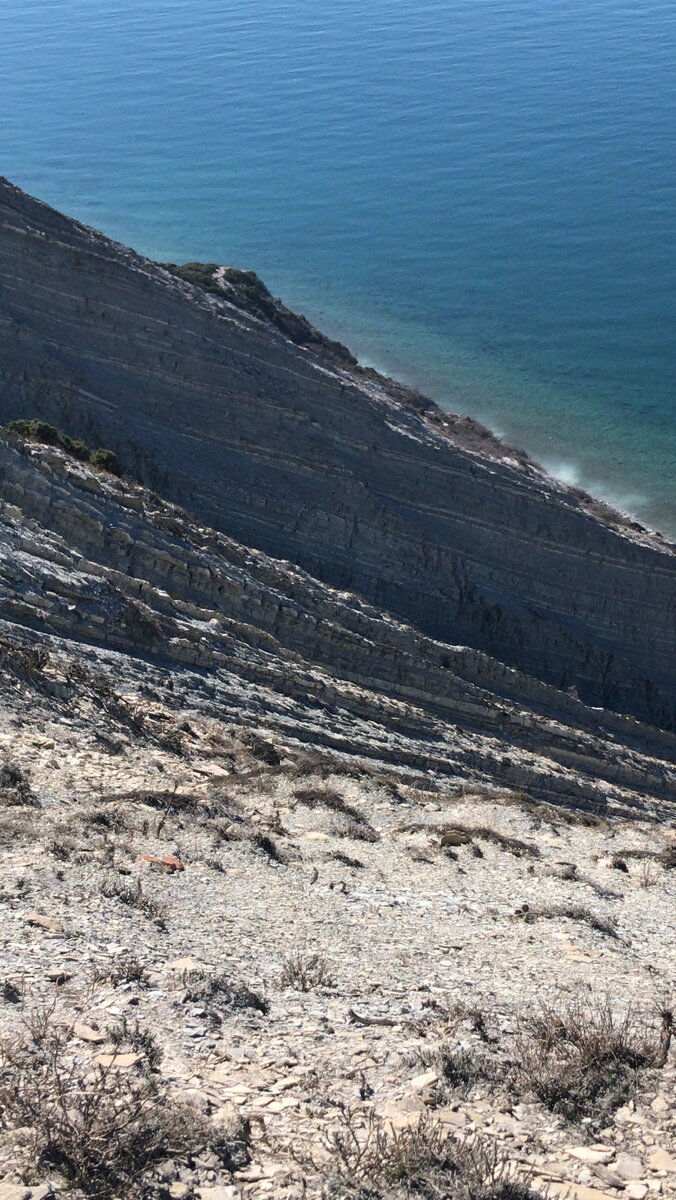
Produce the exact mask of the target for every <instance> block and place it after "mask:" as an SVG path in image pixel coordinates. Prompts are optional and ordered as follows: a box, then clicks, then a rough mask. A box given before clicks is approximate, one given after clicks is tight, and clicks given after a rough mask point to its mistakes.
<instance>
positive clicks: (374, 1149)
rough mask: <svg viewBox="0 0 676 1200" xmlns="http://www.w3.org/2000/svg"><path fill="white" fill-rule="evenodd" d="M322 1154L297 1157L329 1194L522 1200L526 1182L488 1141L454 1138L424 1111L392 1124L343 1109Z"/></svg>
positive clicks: (384, 1199)
mask: <svg viewBox="0 0 676 1200" xmlns="http://www.w3.org/2000/svg"><path fill="white" fill-rule="evenodd" d="M323 1149H324V1151H325V1154H326V1155H327V1158H328V1161H327V1159H324V1160H323V1161H318V1160H317V1159H316V1158H315V1157H306V1158H305V1159H303V1158H302V1157H300V1162H301V1165H302V1166H303V1167H304V1168H305V1169H306V1170H308V1169H309V1170H311V1171H312V1172H313V1173H317V1174H320V1175H322V1176H323V1177H324V1181H325V1183H324V1195H325V1196H326V1197H332V1198H334V1200H342V1198H344V1200H399V1198H401V1200H404V1198H405V1197H410V1196H417V1197H420V1200H443V1198H444V1197H452V1198H453V1200H528V1198H529V1197H530V1196H531V1195H532V1193H531V1192H530V1191H529V1189H528V1188H527V1186H526V1185H525V1184H523V1183H520V1182H518V1181H516V1180H515V1179H513V1178H510V1177H509V1176H508V1174H507V1169H506V1163H505V1160H504V1158H502V1156H501V1155H500V1152H499V1150H498V1149H497V1147H496V1146H495V1145H494V1144H493V1143H490V1144H489V1143H483V1142H481V1141H479V1140H477V1141H475V1142H474V1143H473V1144H471V1145H470V1144H469V1143H467V1142H459V1141H458V1140H457V1138H455V1137H454V1136H453V1135H452V1134H451V1133H449V1131H448V1130H447V1129H445V1128H444V1127H443V1126H442V1125H441V1124H439V1123H438V1122H435V1121H434V1120H433V1119H431V1118H429V1117H423V1118H421V1120H420V1122H419V1123H418V1124H417V1125H413V1126H411V1127H409V1128H407V1129H402V1130H393V1129H390V1128H388V1127H387V1126H386V1124H385V1123H384V1122H383V1121H382V1120H381V1119H380V1118H379V1117H378V1116H376V1115H375V1114H374V1113H373V1112H370V1113H369V1114H368V1115H367V1117H366V1121H365V1123H364V1124H358V1119H355V1116H354V1115H353V1114H351V1113H350V1112H349V1111H348V1110H347V1109H345V1108H344V1109H343V1110H342V1111H341V1113H340V1117H339V1123H338V1127H337V1128H336V1129H334V1130H332V1131H331V1132H329V1133H328V1134H327V1135H326V1136H325V1139H324V1146H323Z"/></svg>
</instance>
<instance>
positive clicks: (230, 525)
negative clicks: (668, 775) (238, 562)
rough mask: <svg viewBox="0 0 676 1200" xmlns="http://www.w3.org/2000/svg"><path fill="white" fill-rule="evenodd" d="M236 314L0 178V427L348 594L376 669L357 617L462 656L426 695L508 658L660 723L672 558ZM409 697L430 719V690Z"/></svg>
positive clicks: (667, 695) (473, 434)
mask: <svg viewBox="0 0 676 1200" xmlns="http://www.w3.org/2000/svg"><path fill="white" fill-rule="evenodd" d="M225 282H227V280H226V281H225ZM219 291H220V292H221V293H222V294H219ZM228 294H229V295H230V299H228V298H227V296H228ZM233 300H234V301H237V300H238V293H237V289H236V288H235V289H231V290H230V292H229V293H228V289H227V288H220V289H219V288H218V287H215V288H213V289H211V290H205V289H204V288H203V287H201V286H195V285H193V284H190V283H189V282H186V281H185V280H184V279H178V278H177V277H176V276H174V275H172V274H171V273H170V272H168V271H166V270H164V269H163V268H162V267H160V266H158V265H156V264H153V263H151V262H149V261H147V260H145V259H143V258H141V257H140V256H138V255H136V254H134V253H133V252H132V251H131V250H128V249H127V248H125V247H123V246H120V245H118V244H116V243H114V242H111V241H109V240H108V239H107V238H105V237H103V236H102V235H101V234H98V233H96V232H94V231H92V230H90V229H88V228H86V227H84V226H82V225H79V224H78V223H77V222H74V221H71V220H69V219H68V218H66V217H63V216H61V215H59V214H58V213H56V212H54V211H53V210H51V209H49V208H48V207H46V206H45V205H43V204H41V203H39V202H38V201H36V200H33V199H31V198H30V197H28V196H26V195H25V194H24V193H22V192H20V191H19V190H17V189H16V188H13V187H12V186H11V185H10V184H8V183H6V182H2V183H1V184H0V338H1V345H2V351H1V354H0V420H3V421H6V420H9V419H11V418H15V417H32V416H40V417H42V418H44V419H46V420H47V421H50V422H51V423H53V424H55V425H57V426H58V427H60V428H61V429H63V430H64V431H65V432H67V433H68V434H70V435H71V436H75V437H83V438H84V439H85V440H86V441H87V442H88V443H89V444H93V445H96V444H101V445H105V446H110V447H111V448H112V449H113V450H115V451H116V452H117V453H118V454H119V456H120V458H121V459H122V461H123V462H124V464H125V466H126V468H127V469H128V471H129V472H130V474H132V475H133V476H135V477H136V478H137V479H138V480H140V481H141V482H144V483H145V484H146V485H149V486H150V487H152V488H153V489H154V490H155V491H156V492H159V493H160V494H161V495H163V496H164V497H166V498H167V499H170V500H172V501H175V502H177V503H179V504H181V505H182V506H183V507H184V508H186V509H188V510H189V511H191V512H192V513H194V514H195V515H196V516H197V518H198V519H199V520H200V521H202V522H204V523H205V524H206V525H208V526H210V527H212V528H213V529H214V530H218V531H220V532H222V533H224V534H227V535H228V536H229V537H230V538H232V539H235V540H236V541H237V542H238V543H240V544H241V545H242V546H246V547H250V548H252V549H251V551H250V553H252V555H253V549H254V548H255V549H256V550H259V551H264V552H266V553H268V554H274V555H276V556H277V557H278V558H282V559H286V560H287V561H288V562H290V563H294V564H296V565H297V566H298V567H300V568H301V569H302V571H304V572H306V573H309V575H311V576H313V577H314V579H315V580H317V581H321V582H323V583H324V584H328V585H330V586H331V587H333V588H338V589H349V590H350V591H351V592H352V593H355V594H357V595H359V596H361V597H363V598H364V601H365V604H364V605H360V604H358V603H356V602H355V601H353V600H350V601H349V607H350V608H351V610H352V618H351V619H352V620H353V622H354V621H357V624H358V626H359V628H358V629H357V630H356V631H354V633H353V640H354V642H355V644H357V643H358V644H359V654H360V655H365V654H366V655H367V654H368V653H369V652H373V653H376V651H370V649H369V639H368V637H367V636H366V630H365V628H364V627H363V625H360V624H359V623H360V622H363V621H366V622H367V623H368V621H371V620H373V621H376V620H377V621H378V622H379V623H378V625H377V636H378V638H381V637H384V634H385V631H386V630H388V629H390V628H392V629H394V628H395V627H397V628H398V625H397V621H402V622H404V623H406V624H407V626H408V627H409V629H411V630H412V629H417V630H419V631H420V632H419V634H414V633H413V632H411V633H410V634H409V636H410V637H411V638H414V639H415V638H422V637H423V635H424V638H426V639H434V642H435V643H445V644H450V645H451V646H456V647H457V646H459V645H463V646H465V647H468V649H466V650H453V651H450V650H448V649H447V648H446V649H443V650H442V649H441V648H440V649H439V650H438V657H439V665H438V667H437V670H438V671H439V678H440V679H445V678H446V676H444V674H443V673H444V672H449V671H451V672H452V671H453V670H454V669H455V664H456V663H457V662H458V661H459V659H461V658H462V659H463V661H466V662H470V661H471V662H472V663H473V664H474V666H473V667H472V670H473V671H475V672H476V673H477V674H478V675H480V674H481V671H482V670H483V669H484V668H483V667H481V666H479V665H478V664H481V663H484V662H485V661H486V659H485V658H483V657H482V655H488V656H490V658H491V659H495V660H499V662H501V663H504V664H506V666H505V667H504V668H503V667H499V668H498V667H497V666H496V664H495V663H492V665H491V671H493V672H494V673H495V672H496V671H497V672H501V673H502V677H503V679H504V680H505V683H504V685H503V686H504V687H505V688H506V689H508V688H509V687H510V686H511V684H510V682H509V681H510V680H511V679H512V678H513V677H512V675H511V673H510V671H509V670H508V669H507V668H510V667H511V668H516V669H517V671H518V672H521V673H522V674H523V675H527V676H530V677H532V678H531V681H530V682H529V684H528V687H530V688H532V689H534V691H538V689H542V687H543V685H544V684H548V685H552V686H553V687H554V688H556V689H558V694H559V695H560V693H561V691H562V690H565V689H571V688H575V689H576V691H577V694H578V695H579V697H580V698H581V700H582V701H584V702H585V703H586V704H588V705H592V706H603V707H605V708H606V709H613V710H615V711H616V712H618V713H625V714H633V715H634V716H635V717H637V718H639V719H640V720H642V721H643V722H648V723H650V724H652V725H655V726H661V727H663V728H666V729H669V728H673V726H674V723H675V720H676V669H675V663H676V587H675V583H676V557H675V556H674V553H673V550H672V547H670V546H669V545H668V544H667V543H666V542H665V541H664V540H663V539H660V538H659V537H658V536H654V535H651V534H648V533H647V532H646V531H642V530H641V529H639V528H637V527H635V526H632V525H631V524H630V523H627V522H623V521H622V520H621V519H619V518H618V517H616V516H615V517H613V516H612V514H609V513H608V512H606V511H605V510H603V511H602V512H601V514H600V515H596V513H595V512H594V511H593V506H591V505H590V503H589V501H588V500H585V498H584V497H581V496H580V495H579V494H578V493H576V492H574V491H572V490H570V489H568V488H566V487H565V486H563V485H561V484H559V483H556V482H554V481H553V480H551V479H549V478H548V477H547V476H546V475H545V474H544V473H543V472H541V471H540V470H539V469H538V468H536V467H535V466H534V465H533V464H529V463H528V462H527V461H525V460H523V459H522V460H518V459H517V458H513V457H510V455H509V453H508V452H507V451H506V450H505V448H504V447H501V446H500V445H499V443H497V442H495V441H494V440H493V439H491V438H490V437H489V436H488V435H486V436H485V437H484V436H483V435H482V434H481V433H480V431H478V430H477V429H476V427H474V426H472V425H471V424H468V423H465V422H461V421H453V420H451V419H447V418H445V417H444V415H443V414H441V413H440V412H439V410H437V409H435V408H434V406H433V405H430V404H429V403H427V402H424V401H422V400H421V398H420V397H418V396H416V395H415V393H409V392H407V391H406V389H403V388H401V387H400V386H399V385H394V384H392V383H391V382H390V381H387V380H385V379H383V378H381V377H378V376H375V375H374V374H373V373H368V372H361V371H360V370H359V369H358V368H355V367H353V366H351V364H350V361H349V356H348V360H347V365H346V366H342V365H341V362H342V360H341V359H340V354H338V355H337V356H336V354H335V353H333V354H329V353H327V352H325V351H324V350H323V349H322V343H321V341H317V340H314V341H311V348H308V347H307V346H305V347H304V346H299V345H297V344H296V343H295V342H293V341H291V340H289V338H288V337H286V336H284V334H283V333H282V332H281V331H280V329H279V328H277V327H276V325H275V324H274V323H271V322H270V321H263V320H261V319H259V318H258V317H255V316H253V315H251V313H250V312H247V311H245V310H244V308H242V307H238V306H237V304H236V303H233V302H232V301H233ZM239 302H240V303H243V300H242V299H241V296H240V298H239ZM287 332H288V330H287ZM310 340H311V339H310ZM5 456H6V455H5ZM6 469H7V468H6ZM45 478H46V477H45ZM2 486H3V489H4V488H5V486H6V482H3V484H2ZM45 486H46V484H45ZM50 486H53V485H51V484H50ZM92 536H94V535H93V534H92ZM99 536H100V535H98V534H97V535H96V537H99ZM107 536H108V537H109V539H110V542H111V544H110V545H107V546H106V549H105V552H106V554H108V553H110V554H111V555H112V556H113V557H112V558H111V560H110V562H109V563H108V567H109V568H110V570H114V571H118V572H119V573H120V575H121V576H124V575H127V576H131V577H134V571H135V566H134V558H135V556H138V554H139V553H140V551H139V550H136V549H135V548H134V547H133V546H128V547H127V557H126V558H125V556H124V555H123V554H122V553H121V547H120V546H117V548H116V547H115V546H114V545H112V543H114V541H115V535H114V533H113V530H112V529H109V530H108V535H107ZM128 536H129V537H131V538H132V540H134V539H135V538H136V537H137V532H136V531H135V532H134V533H132V534H129V535H128ZM214 536H216V535H214ZM89 549H90V548H87V551H86V552H87V553H89ZM242 553H244V551H242ZM116 555H117V557H115V556H116ZM253 557H256V556H255V555H254V556H253ZM156 569H157V570H159V568H153V571H155V570H156ZM151 574H152V572H151ZM160 574H161V572H160ZM178 574H180V572H177V571H176V569H173V574H172V578H171V581H170V582H171V587H173V585H174V583H176V580H177V575H178ZM197 575H198V572H196V573H195V578H197ZM207 577H208V572H207V575H205V580H206V579H207ZM288 577H289V579H299V578H300V576H296V575H295V574H294V572H293V571H292V570H291V569H289V571H288ZM302 578H303V580H304V582H303V585H302V590H303V592H304V594H305V592H307V595H309V594H310V593H312V592H313V589H314V594H315V595H317V596H318V597H319V596H321V589H318V587H317V584H315V583H312V582H311V581H310V582H308V575H307V574H306V575H304V576H303V577H302ZM155 583H157V585H158V586H159V585H160V580H159V578H157V579H156V580H155V581H154V584H153V586H154V585H155ZM101 586H102V587H103V585H101ZM106 586H108V585H106ZM125 586H126V587H132V586H133V585H132V583H131V582H128V583H127V584H126V585H125ZM164 586H165V587H166V586H167V581H165V584H164ZM204 586H205V587H206V582H205V585H204ZM209 586H212V584H210V585H209ZM104 590H105V589H104ZM168 590H169V591H171V588H168ZM198 592H199V589H198ZM173 594H174V593H173V592H172V595H173ZM175 600H176V602H177V603H178V602H179V597H178V596H175ZM193 602H195V603H204V604H205V606H208V605H209V604H211V602H212V601H211V599H209V598H208V597H207V596H206V595H205V596H204V597H203V598H202V599H198V597H197V596H195V598H194V600H193V599H191V603H193ZM219 603H220V601H218V600H217V601H216V603H215V608H214V611H216V612H217V613H218V612H219V611H220V609H219ZM331 603H333V601H332V602H331ZM369 606H371V607H369ZM378 613H380V614H381V615H380V616H378ZM384 613H390V614H392V618H396V619H397V621H394V620H393V619H392V618H390V617H388V616H384V615H382V614H384ZM363 614H368V617H367V616H365V615H363ZM279 620H280V621H281V620H282V617H281V616H280V618H279ZM177 636H178V635H177ZM179 640H180V639H179ZM315 640H317V638H316V636H315ZM386 644H387V642H386V640H385V641H384V642H383V643H382V645H381V647H380V648H378V650H377V653H378V657H379V659H380V663H381V665H380V667H379V669H381V670H385V665H384V664H385V661H386V658H387V656H386V655H385V653H384V652H383V651H384V647H385V646H386ZM428 644H430V645H432V644H433V642H429V643H428ZM193 653H194V652H193V651H192V650H191V651H190V654H193ZM333 653H334V649H331V652H330V653H329V651H328V649H327V647H326V645H325V648H324V650H323V651H322V654H324V655H325V656H326V658H327V669H328V670H340V669H341V665H340V663H339V661H338V660H337V659H336V660H333V659H331V655H332V654H333ZM335 653H336V654H337V653H338V650H337V649H335ZM355 653H356V652H355ZM351 655H352V651H350V656H351ZM444 658H445V659H446V660H447V661H448V663H449V664H450V665H449V666H444V665H443V662H442V659H444ZM388 669H389V670H390V671H394V670H399V668H395V666H394V665H393V663H390V665H389V668H388ZM470 673H471V672H470ZM538 680H539V681H540V682H539V683H538V682H536V681H538ZM400 682H401V681H400ZM402 686H403V683H402ZM429 690H430V692H431V693H434V692H435V690H436V703H437V706H438V711H439V712H441V711H442V710H443V708H444V703H445V701H444V694H445V689H444V686H442V685H441V683H437V681H436V679H435V681H434V682H433V683H430V689H429ZM471 690H472V689H471V687H469V685H468V686H467V688H466V693H467V694H468V695H469V694H470V693H471ZM544 691H545V692H546V691H547V689H546V688H544ZM413 692H414V694H415V688H414V689H413ZM571 702H572V701H571ZM585 711H586V713H587V715H586V717H585V720H586V721H587V722H589V721H591V722H592V723H593V721H594V720H595V718H594V717H593V716H591V715H590V713H589V710H585Z"/></svg>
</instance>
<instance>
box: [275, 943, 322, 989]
mask: <svg viewBox="0 0 676 1200" xmlns="http://www.w3.org/2000/svg"><path fill="white" fill-rule="evenodd" d="M280 984H281V986H282V987H283V988H293V989H294V990H295V991H297V992H312V991H315V990H316V989H317V988H322V987H331V986H332V984H333V980H332V978H331V972H330V970H329V967H328V964H327V962H326V959H325V958H322V956H321V954H303V953H298V954H292V955H291V956H290V957H289V958H287V959H286V961H285V962H284V964H283V965H282V972H281V975H280Z"/></svg>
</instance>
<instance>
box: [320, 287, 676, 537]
mask: <svg viewBox="0 0 676 1200" xmlns="http://www.w3.org/2000/svg"><path fill="white" fill-rule="evenodd" d="M305 307H306V306H305V305H303V308H305ZM308 307H310V308H312V306H311V302H310V304H309V306H308ZM319 307H320V308H322V305H321V303H320V305H319ZM317 319H318V320H319V322H320V328H322V329H324V330H327V331H328V335H329V336H330V337H336V338H338V339H340V340H341V341H345V342H346V343H347V345H348V346H349V347H350V349H351V351H352V352H353V353H354V354H355V356H356V358H357V360H358V362H359V366H360V367H361V368H363V369H364V370H365V371H366V372H369V371H373V372H374V373H375V374H376V375H378V376H379V377H381V378H384V379H387V380H390V381H392V382H394V383H396V384H399V385H401V386H403V387H404V388H407V389H410V390H411V391H413V392H415V393H418V394H419V395H421V396H424V397H425V398H426V399H427V400H429V401H430V402H431V403H432V404H433V405H435V406H436V407H437V408H438V409H439V410H440V411H441V412H442V413H443V414H444V415H445V416H447V417H449V418H451V419H455V420H457V421H460V422H462V421H468V422H472V423H474V424H475V425H477V426H479V427H482V428H483V429H485V430H486V432H487V434H488V435H489V436H490V438H491V439H493V440H495V441H496V442H499V443H500V444H501V445H502V446H503V447H504V448H505V450H506V451H507V452H508V453H509V452H512V453H513V454H514V457H516V458H517V460H518V461H524V460H527V461H528V462H529V463H530V464H531V465H532V466H534V467H535V468H536V469H537V470H539V471H540V472H542V473H543V474H545V475H546V476H547V477H548V478H550V479H553V480H554V481H555V482H556V483H559V484H561V485H562V486H564V487H566V488H571V489H573V490H575V491H576V492H580V493H584V494H585V495H586V496H587V497H588V498H589V499H590V501H592V502H594V503H597V504H600V505H607V506H608V507H609V508H610V509H612V510H614V511H615V512H616V513H617V514H619V516H620V517H622V518H623V520H624V521H626V522H633V523H635V524H636V525H638V526H641V527H642V528H643V529H645V530H646V531H648V532H649V533H654V534H656V535H657V536H658V537H660V538H661V539H664V541H665V542H666V543H668V544H669V545H671V546H674V547H676V510H675V511H674V512H673V515H672V518H671V522H669V521H668V520H667V521H666V522H665V521H664V520H663V519H661V518H660V517H659V516H656V517H652V516H651V515H650V514H651V512H652V510H655V509H661V508H663V507H664V506H665V501H664V499H663V498H662V497H661V495H660V494H659V492H658V493H656V494H655V495H654V496H651V494H650V492H649V490H646V489H645V488H643V490H641V491H637V489H636V487H631V486H630V487H627V488H626V489H623V490H621V489H619V488H618V487H616V486H615V485H614V484H613V482H612V480H604V479H603V478H598V476H599V475H602V474H603V464H604V459H603V457H602V456H597V458H596V461H597V463H598V468H599V470H598V473H597V472H595V471H593V470H592V471H590V470H589V467H588V465H587V464H585V463H584V462H581V461H580V460H579V457H578V456H577V455H576V449H577V448H576V447H575V446H574V445H572V444H569V442H568V441H564V442H563V443H562V442H561V441H560V440H557V443H556V446H553V447H552V448H551V449H550V450H547V449H543V450H538V449H537V447H536V446H533V445H532V444H531V443H528V442H527V441H525V440H524V439H523V437H521V436H519V435H516V434H513V433H510V431H509V428H508V427H505V425H504V424H503V423H501V422H500V421H499V419H498V417H497V416H496V417H495V418H493V417H492V415H491V414H487V413H486V412H485V411H482V409H483V405H481V404H480V407H479V411H477V409H476V408H475V407H474V406H472V405H471V403H470V405H469V406H468V407H464V406H461V405H457V404H453V403H452V400H450V399H449V400H448V401H445V400H444V398H443V395H442V393H443V392H446V393H447V394H448V393H454V392H455V393H456V394H457V392H458V391H462V390H463V387H464V385H465V380H464V379H463V378H462V376H461V379H460V382H459V383H457V382H455V381H454V380H453V379H449V381H448V383H447V385H446V387H444V386H443V385H441V383H440V382H439V383H437V384H436V385H435V381H434V378H433V376H434V374H435V373H436V369H435V370H433V371H432V372H431V373H430V374H427V373H426V372H425V371H424V370H422V371H421V372H420V371H418V370H417V369H416V367H415V366H411V365H410V364H409V365H407V364H406V363H404V362H402V361H401V360H400V359H398V358H397V357H396V356H395V357H392V358H389V357H388V353H387V350H386V349H385V348H384V347H380V348H379V349H378V348H376V347H373V346H372V345H370V344H368V348H367V349H366V350H365V351H362V350H360V348H359V343H360V332H359V328H358V326H357V325H356V324H355V325H354V326H353V325H349V324H347V323H346V321H345V319H344V317H343V318H341V317H338V318H336V317H335V316H333V315H332V314H331V313H330V312H329V311H328V310H326V309H324V311H322V312H321V315H320V316H319V317H318V318H317ZM313 323H314V322H313ZM370 341H371V338H370V334H367V335H366V342H367V343H370ZM354 347H357V349H354ZM467 357H468V358H470V357H471V352H469V351H468V353H467ZM496 377H498V383H497V384H496V386H497V387H499V386H500V383H499V372H496ZM503 383H504V379H503ZM511 386H512V387H514V388H515V389H516V388H517V386H518V383H514V384H513V385H511ZM547 386H549V387H551V385H543V389H544V388H546V387H547ZM510 390H511V388H510ZM522 395H523V392H522ZM578 415H579V417H580V422H582V415H581V414H578ZM576 426H578V427H579V429H580V438H582V432H583V430H584V428H585V425H584V423H580V424H579V425H578V422H576ZM637 482H638V481H637Z"/></svg>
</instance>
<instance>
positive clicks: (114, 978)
mask: <svg viewBox="0 0 676 1200" xmlns="http://www.w3.org/2000/svg"><path fill="white" fill-rule="evenodd" d="M92 981H93V982H94V983H110V984H112V986H113V987H120V986H121V985H122V984H124V983H132V984H136V986H137V987H142V988H145V987H148V985H149V983H150V975H149V974H148V969H147V967H145V966H144V964H143V963H142V962H141V960H140V959H138V958H136V957H135V956H134V955H125V956H124V957H121V958H118V959H116V961H115V962H114V963H113V964H111V965H110V966H109V965H108V964H106V965H105V966H96V967H95V968H94V972H93V975H92Z"/></svg>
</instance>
